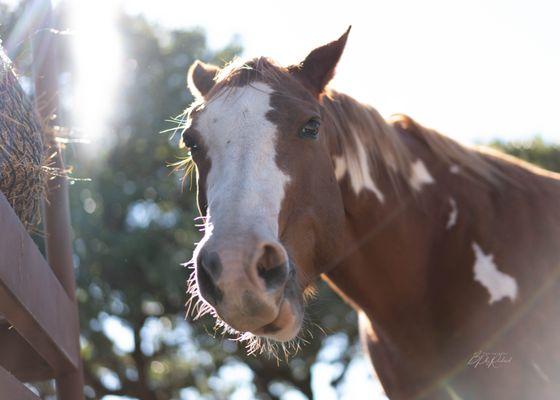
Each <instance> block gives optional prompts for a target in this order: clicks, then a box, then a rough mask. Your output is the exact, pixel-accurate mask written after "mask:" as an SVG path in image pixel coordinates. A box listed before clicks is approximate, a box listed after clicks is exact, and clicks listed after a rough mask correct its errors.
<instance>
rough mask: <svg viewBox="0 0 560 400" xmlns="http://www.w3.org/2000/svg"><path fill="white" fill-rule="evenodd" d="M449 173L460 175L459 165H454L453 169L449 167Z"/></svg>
mask: <svg viewBox="0 0 560 400" xmlns="http://www.w3.org/2000/svg"><path fill="white" fill-rule="evenodd" d="M449 172H451V173H452V174H458V173H459V172H461V168H460V167H459V166H458V165H457V164H453V165H452V166H451V167H449Z"/></svg>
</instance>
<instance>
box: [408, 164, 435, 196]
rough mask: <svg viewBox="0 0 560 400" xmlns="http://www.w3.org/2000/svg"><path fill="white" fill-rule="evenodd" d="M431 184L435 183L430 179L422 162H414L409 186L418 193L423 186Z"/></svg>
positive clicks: (430, 176)
mask: <svg viewBox="0 0 560 400" xmlns="http://www.w3.org/2000/svg"><path fill="white" fill-rule="evenodd" d="M433 183H435V181H434V178H432V175H430V173H429V172H428V169H427V168H426V165H424V162H423V161H422V160H416V161H415V162H414V163H413V164H412V167H411V173H410V186H412V187H413V188H414V190H416V191H417V192H419V191H420V190H422V187H423V186H424V185H431V184H433Z"/></svg>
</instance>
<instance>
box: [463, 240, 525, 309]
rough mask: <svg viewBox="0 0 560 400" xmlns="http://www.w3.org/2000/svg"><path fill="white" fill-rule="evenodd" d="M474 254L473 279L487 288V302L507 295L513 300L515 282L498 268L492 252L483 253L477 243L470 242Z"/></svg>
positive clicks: (515, 291) (492, 301) (515, 292)
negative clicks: (488, 296)
mask: <svg viewBox="0 0 560 400" xmlns="http://www.w3.org/2000/svg"><path fill="white" fill-rule="evenodd" d="M472 248H473V250H474V255H475V263H474V280H475V281H477V282H479V283H480V284H481V285H482V286H484V287H485V288H486V290H488V293H489V294H490V299H488V304H492V303H494V302H495V301H500V300H501V299H503V298H504V297H509V299H510V300H511V301H512V302H513V301H515V299H516V298H517V282H516V280H515V279H514V278H513V277H511V276H510V275H508V274H506V273H503V272H501V271H499V270H498V268H497V266H496V264H495V263H494V256H493V255H492V254H484V251H482V249H481V248H480V246H479V245H478V244H477V243H473V244H472Z"/></svg>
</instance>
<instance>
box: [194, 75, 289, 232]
mask: <svg viewBox="0 0 560 400" xmlns="http://www.w3.org/2000/svg"><path fill="white" fill-rule="evenodd" d="M272 92H273V90H272V88H271V87H270V86H268V85H266V84H264V83H262V82H254V83H252V84H251V85H247V86H242V87H233V88H228V90H226V91H225V92H223V93H219V94H217V95H216V97H214V98H213V99H212V100H210V101H209V102H208V103H207V104H206V106H205V108H204V110H203V111H202V112H201V114H200V116H199V118H198V119H197V122H196V128H197V130H198V131H199V132H200V133H201V137H202V140H203V142H204V144H205V146H206V148H207V149H208V157H209V159H210V162H211V167H210V171H209V173H208V178H207V197H208V206H209V207H208V208H209V209H210V210H212V215H211V219H212V220H214V221H216V220H217V219H219V220H221V221H239V220H240V219H241V220H248V221H253V223H255V224H260V225H261V226H262V227H263V228H264V229H266V230H268V233H269V234H270V235H272V236H273V237H277V236H278V215H279V214H280V207H281V203H282V200H283V198H284V194H285V186H286V185H287V183H288V182H289V180H290V178H289V176H288V175H286V174H285V173H284V172H283V171H282V170H281V169H280V168H279V167H278V165H277V164H276V141H277V135H278V129H277V127H276V126H275V125H274V124H273V123H272V122H271V121H269V120H268V119H267V118H266V115H267V113H268V112H269V111H270V110H271V109H272V108H271V105H270V95H271V93H272ZM218 204H219V205H218Z"/></svg>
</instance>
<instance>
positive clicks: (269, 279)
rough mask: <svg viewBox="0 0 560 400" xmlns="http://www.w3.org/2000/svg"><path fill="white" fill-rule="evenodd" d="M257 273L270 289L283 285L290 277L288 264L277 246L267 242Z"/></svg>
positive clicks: (258, 262) (259, 260) (258, 263)
mask: <svg viewBox="0 0 560 400" xmlns="http://www.w3.org/2000/svg"><path fill="white" fill-rule="evenodd" d="M257 273H258V274H259V277H260V278H261V279H262V280H263V281H264V283H265V285H266V288H267V289H268V290H272V289H276V288H278V287H280V286H282V285H283V284H284V283H285V282H286V279H287V278H288V264H287V263H286V260H285V257H284V253H283V252H282V251H281V250H280V249H278V248H277V246H274V245H270V244H266V245H264V247H263V253H262V255H261V257H260V258H259V259H258V261H257Z"/></svg>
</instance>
